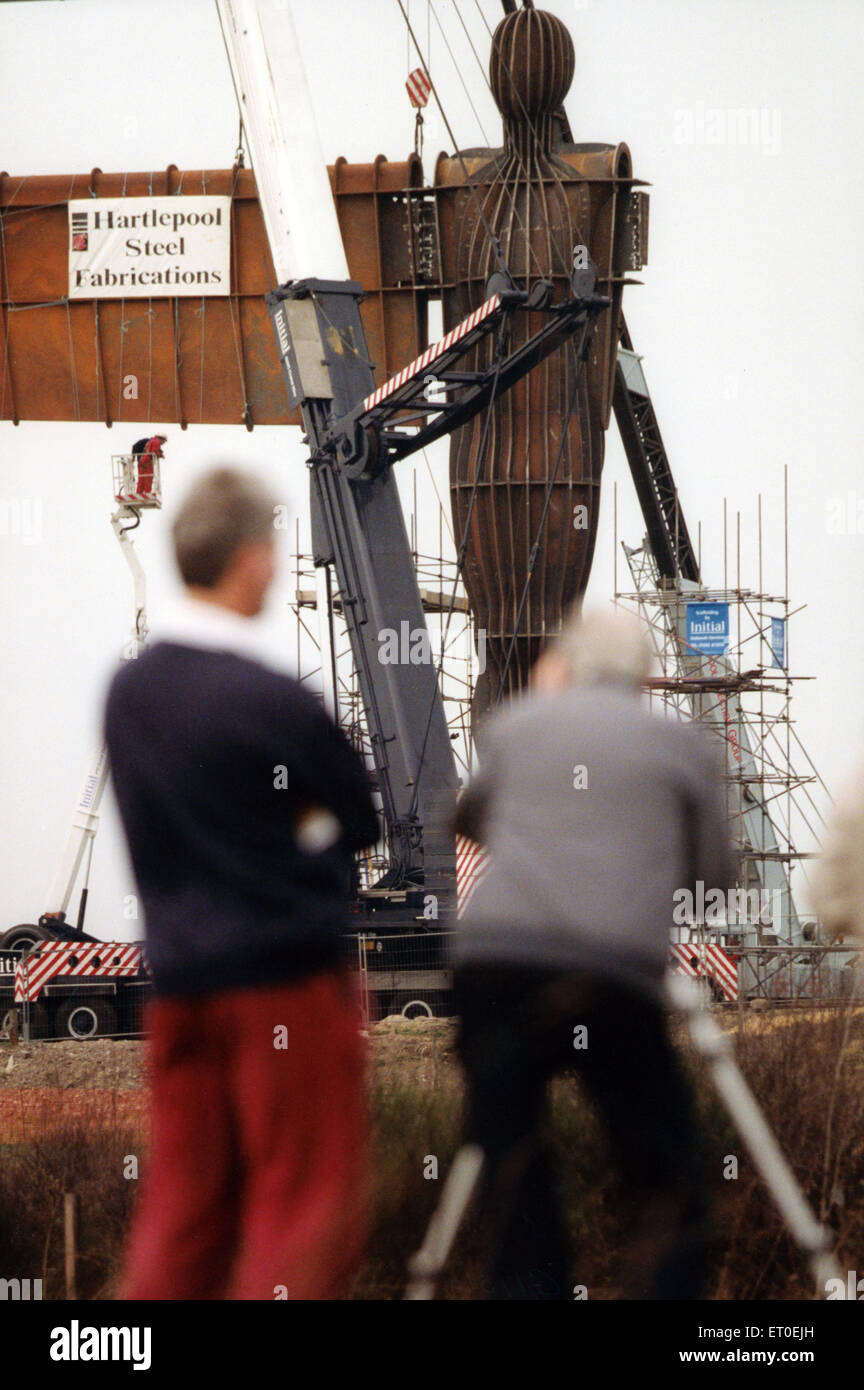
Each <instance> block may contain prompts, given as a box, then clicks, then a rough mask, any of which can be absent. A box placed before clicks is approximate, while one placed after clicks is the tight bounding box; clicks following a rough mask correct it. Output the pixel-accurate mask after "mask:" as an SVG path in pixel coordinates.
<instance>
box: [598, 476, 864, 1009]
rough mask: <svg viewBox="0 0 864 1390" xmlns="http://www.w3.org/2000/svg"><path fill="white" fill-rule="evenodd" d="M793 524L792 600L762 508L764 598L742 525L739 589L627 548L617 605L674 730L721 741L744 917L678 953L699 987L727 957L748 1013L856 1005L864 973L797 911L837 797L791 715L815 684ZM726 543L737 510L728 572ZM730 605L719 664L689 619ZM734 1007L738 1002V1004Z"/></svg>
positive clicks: (648, 550) (690, 940) (688, 929)
mask: <svg viewBox="0 0 864 1390" xmlns="http://www.w3.org/2000/svg"><path fill="white" fill-rule="evenodd" d="M784 492H785V487H784ZM787 515H788V509H787V508H785V507H784V547H785V555H784V561H785V565H784V568H785V580H784V591H783V593H781V594H775V593H771V592H769V591H767V590H766V589H765V588H764V587H763V583H762V502H761V497H760V499H759V520H758V557H759V558H758V571H759V573H758V582H757V587H756V588H755V589H749V588H746V587H744V585H743V584H742V580H741V565H740V555H741V546H740V516H739V518H738V544H737V555H738V562H737V575H736V579H735V583H734V584H733V585H730V584H729V583H728V575H727V574H725V573H724V584H723V586H722V587H720V588H710V587H709V586H708V585H706V584H704V583H703V582H702V581H701V580H700V579H698V578H697V579H691V578H685V577H684V576H683V575H681V574H680V573H679V574H678V575H677V576H676V577H674V578H670V577H669V576H668V575H661V573H660V568H659V566H658V564H657V561H656V558H655V555H654V553H653V550H652V547H651V542H650V539H649V537H648V536H646V537H645V538H644V540H643V542H642V544H641V545H639V546H629V545H627V544H625V543H623V542H622V543H621V551H622V553H623V556H624V560H625V563H626V567H627V572H628V573H629V577H630V581H631V585H632V587H631V588H630V589H628V590H624V589H619V587H618V573H617V569H618V566H617V546H616V564H615V603H616V605H619V606H623V607H629V608H630V609H631V611H635V612H636V613H637V615H638V616H639V618H640V619H641V620H642V622H643V624H644V626H645V628H646V629H647V631H648V633H649V636H650V640H651V644H652V647H653V651H654V657H655V661H656V667H657V670H658V672H659V674H657V675H656V676H654V677H653V678H652V679H651V681H650V687H649V701H650V703H651V704H652V705H654V706H655V707H657V706H659V707H660V708H661V710H662V712H663V713H664V714H665V715H666V716H667V717H670V718H679V719H690V718H692V719H696V720H698V721H699V722H700V723H701V724H703V725H704V726H705V727H706V728H707V729H708V730H709V731H710V733H711V734H712V735H713V736H714V737H715V738H716V739H717V741H718V745H719V750H718V751H719V752H720V756H721V761H722V764H723V766H724V768H725V783H726V795H727V811H728V815H729V825H730V833H731V838H732V841H733V844H734V846H735V849H736V850H737V853H738V856H739V863H740V869H739V877H738V885H737V890H736V899H735V902H734V904H733V910H732V913H731V915H730V914H728V913H727V914H725V915H723V916H722V917H721V918H720V919H719V920H718V917H717V916H716V915H714V916H713V918H712V920H711V921H709V920H707V915H706V916H703V915H702V914H700V913H696V914H693V915H691V916H689V917H688V918H687V920H686V921H682V923H681V930H680V934H679V935H678V938H677V939H678V940H679V941H680V942H681V943H685V944H687V945H689V946H692V947H693V948H694V952H695V955H696V958H700V957H701V962H702V963H704V964H705V969H704V971H703V970H702V969H699V968H694V973H697V974H701V973H704V974H706V975H712V976H715V977H716V975H717V972H716V970H714V969H713V968H710V959H711V952H712V951H713V949H714V948H715V947H716V946H717V945H718V944H719V945H720V946H721V948H722V950H723V951H724V952H725V953H726V954H727V955H728V956H729V957H731V959H732V960H734V962H735V963H736V973H737V977H738V978H737V988H736V990H735V995H736V997H739V998H742V999H744V998H764V999H816V998H836V997H838V996H846V995H848V994H850V993H851V992H852V989H853V985H854V981H855V966H856V965H857V962H858V957H857V956H856V955H855V954H854V953H852V952H850V951H849V949H848V947H846V946H844V944H843V942H842V939H841V940H839V941H834V940H830V939H827V938H826V936H825V934H824V932H823V930H822V928H821V926H820V924H819V922H818V920H817V918H816V917H815V915H814V914H809V915H807V914H802V913H801V912H800V911H799V909H798V906H797V904H796V888H797V889H798V890H799V891H800V887H801V884H800V877H801V876H803V878H804V879H805V881H806V879H807V861H808V860H810V859H812V858H814V857H815V855H816V853H817V852H818V845H819V843H820V840H821V836H822V832H823V829H824V825H825V820H824V816H823V814H822V811H821V809H820V806H819V803H818V801H817V799H816V798H815V797H814V794H813V793H814V790H815V787H816V785H817V784H818V785H819V786H820V787H821V788H822V790H823V792H824V793H825V794H826V795H828V791H827V787H825V784H824V782H823V781H822V779H821V777H820V776H819V773H818V771H817V769H816V767H815V765H814V763H813V760H812V759H811V757H810V756H809V754H808V752H807V750H806V748H805V747H804V744H803V743H802V741H801V739H800V737H799V735H798V732H797V729H796V727H795V722H794V719H793V717H792V711H791V702H792V697H793V692H794V687H795V684H796V683H797V681H800V680H805V679H811V678H810V677H805V676H798V675H793V673H792V670H791V668H790V661H789V643H788V628H789V619H790V616H791V613H790V600H789V597H788V521H787ZM725 530H726V527H725V506H724V570H725V569H726V563H725V555H726V550H727V547H726V535H725ZM616 542H617V499H616ZM700 551H701V528H700ZM699 570H700V572H701V556H700V564H699ZM718 605H719V606H721V608H720V611H721V612H723V613H725V615H728V623H727V627H726V633H727V635H726V637H725V640H724V639H721V641H720V643H719V645H720V646H723V647H724V648H725V649H724V650H719V649H718V650H716V651H712V650H711V646H712V642H711V640H710V639H707V640H706V639H703V638H700V637H696V636H694V631H693V626H692V625H691V624H689V623H688V616H690V615H693V614H694V609H697V608H698V609H699V610H701V611H705V610H708V611H711V610H714V611H716V609H717V606H718ZM796 611H797V610H796ZM829 799H830V798H829ZM805 846H806V847H805ZM681 955H682V958H683V955H684V953H681ZM718 992H719V991H718ZM725 995H726V998H730V997H731V992H730V991H728V990H727V991H725Z"/></svg>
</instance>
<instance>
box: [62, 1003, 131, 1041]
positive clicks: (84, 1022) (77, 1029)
mask: <svg viewBox="0 0 864 1390" xmlns="http://www.w3.org/2000/svg"><path fill="white" fill-rule="evenodd" d="M54 1031H55V1033H57V1034H59V1035H60V1036H61V1037H70V1038H77V1039H79V1040H80V1041H83V1040H84V1039H85V1038H104V1037H107V1036H108V1035H109V1034H111V1033H116V1032H117V1011H116V1009H115V1008H114V1005H113V1004H109V1003H108V1001H107V999H67V1000H65V1002H64V1003H62V1004H61V1005H60V1007H59V1009H58V1010H57V1019H56V1027H55V1030H54Z"/></svg>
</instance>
